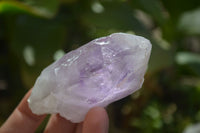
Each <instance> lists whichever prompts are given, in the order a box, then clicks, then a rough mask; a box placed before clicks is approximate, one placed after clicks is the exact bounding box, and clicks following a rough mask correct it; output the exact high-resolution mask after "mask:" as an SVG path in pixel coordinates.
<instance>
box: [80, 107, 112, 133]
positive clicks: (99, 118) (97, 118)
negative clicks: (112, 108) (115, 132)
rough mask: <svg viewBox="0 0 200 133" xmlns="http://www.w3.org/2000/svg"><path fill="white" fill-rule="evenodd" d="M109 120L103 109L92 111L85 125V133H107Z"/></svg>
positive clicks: (88, 114)
mask: <svg viewBox="0 0 200 133" xmlns="http://www.w3.org/2000/svg"><path fill="white" fill-rule="evenodd" d="M108 125H109V119H108V115H107V112H106V110H105V109H104V108H102V107H94V108H92V109H90V110H89V111H88V113H87V115H86V118H85V121H84V124H83V133H94V132H95V133H107V132H108Z"/></svg>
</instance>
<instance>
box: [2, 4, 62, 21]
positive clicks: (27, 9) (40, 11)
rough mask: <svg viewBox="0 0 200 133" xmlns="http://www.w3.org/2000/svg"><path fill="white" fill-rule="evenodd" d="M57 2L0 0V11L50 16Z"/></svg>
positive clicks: (54, 10)
mask: <svg viewBox="0 0 200 133" xmlns="http://www.w3.org/2000/svg"><path fill="white" fill-rule="evenodd" d="M58 5H59V2H58V1H57V0H26V1H25V2H19V1H1V2H0V13H4V14H6V13H9V14H19V13H27V14H30V15H35V16H40V17H45V18H51V17H53V16H54V15H55V13H56V11H57V8H58Z"/></svg>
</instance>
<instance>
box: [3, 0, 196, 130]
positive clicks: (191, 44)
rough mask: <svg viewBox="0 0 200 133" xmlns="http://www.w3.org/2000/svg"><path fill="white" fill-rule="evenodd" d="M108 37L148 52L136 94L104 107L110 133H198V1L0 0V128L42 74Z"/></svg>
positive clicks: (42, 126) (41, 128)
mask: <svg viewBox="0 0 200 133" xmlns="http://www.w3.org/2000/svg"><path fill="white" fill-rule="evenodd" d="M114 32H126V33H132V34H136V35H141V36H144V37H146V38H148V39H149V40H151V42H152V45H153V49H152V55H151V59H150V63H149V69H148V71H147V73H146V76H145V82H144V85H143V87H142V89H140V90H139V91H137V92H136V93H134V94H132V95H131V96H128V97H126V98H124V99H122V100H120V101H117V102H115V103H113V104H111V105H109V106H108V108H107V110H108V113H109V118H110V129H109V130H110V131H109V132H110V133H156V132H160V133H161V132H162V133H180V132H184V133H200V38H199V37H200V1H199V0H162V1H161V0H99V1H98V0H5V1H4V0H0V125H2V123H3V122H4V121H5V120H6V119H7V118H8V116H9V115H10V114H11V112H12V111H13V109H14V108H15V107H16V106H17V104H18V103H19V101H20V100H21V98H22V97H23V95H24V94H25V93H26V92H27V91H28V89H30V88H31V87H32V86H33V85H34V82H35V80H36V78H37V76H38V75H39V74H40V72H41V71H42V69H44V68H45V67H46V66H48V65H49V64H50V63H52V62H53V61H54V60H56V59H58V58H59V57H60V56H62V55H63V54H64V53H65V52H68V51H70V50H73V49H75V48H77V47H79V46H81V45H83V44H85V43H87V42H89V41H91V40H93V39H95V38H97V37H101V36H106V35H109V34H111V33H114ZM45 121H47V119H46V120H45ZM44 125H45V122H44V123H43V124H42V125H41V126H40V127H39V128H38V130H37V132H38V133H39V132H42V131H43V128H44Z"/></svg>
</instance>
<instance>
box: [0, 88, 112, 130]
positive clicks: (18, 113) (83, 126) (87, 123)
mask: <svg viewBox="0 0 200 133" xmlns="http://www.w3.org/2000/svg"><path fill="white" fill-rule="evenodd" d="M30 93H31V91H29V92H28V93H27V94H26V95H25V97H24V98H23V99H22V101H21V102H20V104H19V105H18V106H17V108H16V109H15V110H14V112H13V113H12V114H11V116H10V117H9V118H8V120H7V121H6V122H5V123H4V124H3V126H2V127H1V128H0V133H34V132H35V130H36V129H37V127H38V126H39V125H40V124H41V122H42V121H43V120H44V118H45V115H40V116H38V115H35V114H33V113H32V112H31V110H30V109H29V107H28V102H27V99H28V97H29V96H30ZM108 121H109V120H108V116H107V113H106V111H105V109H104V108H101V107H95V108H92V109H91V110H90V111H89V112H88V113H87V115H86V117H85V120H84V121H83V122H82V123H71V122H70V121H68V120H66V119H64V118H62V117H61V116H60V115H58V114H55V115H51V117H50V119H49V121H48V124H47V126H46V128H45V130H44V132H45V133H62V132H63V133H107V132H108V123H109V122H108Z"/></svg>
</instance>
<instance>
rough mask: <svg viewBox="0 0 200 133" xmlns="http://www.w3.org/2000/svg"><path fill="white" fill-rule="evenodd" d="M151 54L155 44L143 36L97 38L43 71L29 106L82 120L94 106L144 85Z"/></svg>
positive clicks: (40, 110)
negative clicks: (152, 44) (152, 45)
mask: <svg viewBox="0 0 200 133" xmlns="http://www.w3.org/2000/svg"><path fill="white" fill-rule="evenodd" d="M150 53H151V43H150V42H149V41H148V40H147V39H145V38H143V37H140V36H136V35H131V34H125V33H114V34H111V35H110V36H107V37H102V38H98V39H95V40H93V41H91V42H89V43H87V44H86V45H84V46H82V47H80V48H78V49H76V50H73V51H71V52H69V53H67V54H66V55H64V56H63V57H62V58H61V59H59V60H57V61H55V62H54V63H53V64H51V65H50V66H48V67H47V68H45V69H44V70H43V71H42V73H41V75H40V76H39V77H38V79H37V80H36V83H35V85H34V87H33V90H32V93H31V96H30V97H29V99H28V102H29V107H30V108H31V110H32V112H33V113H35V114H45V113H50V114H53V113H59V114H60V115H61V116H63V117H65V118H66V119H68V120H70V121H72V122H74V123H77V122H81V121H83V120H84V117H85V115H86V113H87V112H88V111H89V109H90V108H92V107H94V106H101V107H105V106H107V105H108V104H110V103H112V102H114V101H117V100H119V99H121V98H124V97H126V96H128V95H130V94H132V93H133V92H135V91H136V90H138V89H139V88H141V86H142V84H143V81H144V74H145V71H146V69H147V65H148V60H149V57H150Z"/></svg>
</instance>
